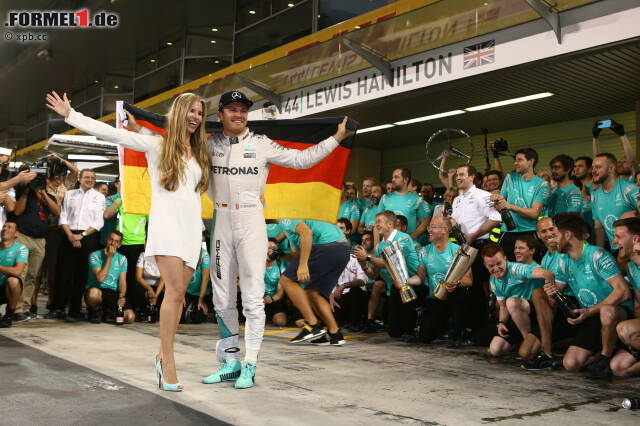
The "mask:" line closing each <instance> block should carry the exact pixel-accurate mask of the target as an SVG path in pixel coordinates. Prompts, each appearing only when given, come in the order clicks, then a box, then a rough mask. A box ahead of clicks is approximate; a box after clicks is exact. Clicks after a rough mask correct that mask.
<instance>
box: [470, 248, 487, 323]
mask: <svg viewBox="0 0 640 426" xmlns="http://www.w3.org/2000/svg"><path fill="white" fill-rule="evenodd" d="M488 242H489V240H488V239H487V240H477V241H474V244H473V247H475V248H476V249H478V255H477V256H476V259H475V260H474V261H473V265H471V275H472V277H473V285H472V286H471V287H470V288H467V289H465V291H466V294H465V302H464V303H465V305H466V312H465V326H466V327H468V328H471V329H473V330H474V331H475V330H476V329H479V328H481V327H483V326H484V324H485V322H486V321H487V318H488V317H489V306H488V299H487V296H488V293H485V283H487V284H486V289H487V291H489V278H490V275H489V271H488V270H487V268H486V267H485V266H484V261H483V260H482V255H481V252H482V248H483V247H484V246H485V245H486V244H487V243H488Z"/></svg>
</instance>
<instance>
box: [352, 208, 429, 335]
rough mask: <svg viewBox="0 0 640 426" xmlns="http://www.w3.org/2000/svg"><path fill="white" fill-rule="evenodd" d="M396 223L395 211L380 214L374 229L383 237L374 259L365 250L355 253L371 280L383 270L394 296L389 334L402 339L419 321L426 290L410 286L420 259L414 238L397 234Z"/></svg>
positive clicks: (417, 285) (388, 325) (384, 277)
mask: <svg viewBox="0 0 640 426" xmlns="http://www.w3.org/2000/svg"><path fill="white" fill-rule="evenodd" d="M395 223H396V215H395V213H393V212H392V211H390V210H384V211H381V212H380V213H378V214H377V215H376V221H375V224H374V228H375V230H376V232H378V233H379V234H380V235H381V240H380V242H379V243H378V245H377V246H376V249H375V253H374V257H371V256H369V255H368V254H367V251H366V250H365V249H364V248H363V247H362V246H358V247H356V248H355V249H354V251H353V253H354V254H355V255H356V257H357V258H358V261H359V262H360V266H361V267H362V269H363V270H364V271H365V274H367V276H368V277H369V278H372V279H373V278H375V277H376V276H377V275H378V270H380V275H382V279H383V280H384V282H385V283H386V284H387V295H388V296H390V297H389V319H388V321H387V331H388V332H389V336H391V337H401V336H402V335H403V334H404V333H405V332H407V331H411V330H413V328H414V327H415V324H416V321H417V318H418V314H417V311H416V308H418V307H420V306H421V305H422V303H423V300H424V296H425V294H426V287H425V286H424V285H422V281H420V282H417V283H416V284H414V285H416V286H415V287H409V286H408V281H409V277H411V276H413V275H415V274H416V273H417V271H418V265H419V261H418V255H417V253H416V250H415V248H414V245H413V240H412V239H411V237H410V236H409V235H408V234H405V233H404V232H400V231H397V230H396V229H395ZM367 262H369V263H371V265H372V266H370V265H368V264H367Z"/></svg>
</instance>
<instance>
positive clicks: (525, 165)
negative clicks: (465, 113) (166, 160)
mask: <svg viewBox="0 0 640 426" xmlns="http://www.w3.org/2000/svg"><path fill="white" fill-rule="evenodd" d="M611 129H612V130H613V131H614V132H615V133H617V134H618V135H619V136H620V138H621V141H622V144H623V147H624V150H625V156H624V157H622V158H621V159H620V160H616V158H615V157H614V156H613V155H611V154H608V153H600V152H599V147H598V136H599V133H600V129H599V128H597V126H596V125H594V129H593V136H594V139H593V148H594V158H593V159H591V158H589V157H578V158H576V159H575V160H574V159H572V158H570V157H569V156H567V155H564V154H561V155H558V156H556V157H554V158H553V159H552V160H551V161H550V162H549V166H550V172H549V171H548V170H545V169H543V170H540V171H539V172H538V174H536V173H535V172H534V168H535V166H536V165H537V162H538V155H537V153H536V151H535V150H533V149H530V148H524V149H520V150H518V151H517V152H516V153H515V155H514V171H513V172H511V173H507V174H506V175H504V176H503V173H502V164H501V162H500V156H499V153H498V152H497V151H493V154H494V166H495V167H494V170H489V169H490V165H489V164H487V165H486V170H485V173H484V175H483V174H481V173H479V172H477V171H476V169H475V168H474V167H473V166H461V167H458V168H455V169H451V170H450V171H449V173H448V174H442V175H441V181H442V183H443V184H444V186H445V192H444V195H443V197H442V199H437V198H436V197H435V194H434V187H433V186H432V185H431V184H421V183H420V182H418V181H417V180H415V179H412V176H411V172H410V171H409V170H408V169H406V168H405V169H396V170H394V171H393V174H392V178H391V181H390V182H388V183H387V184H386V185H385V187H384V188H383V187H382V185H381V184H380V183H378V182H377V180H376V179H374V178H367V179H365V180H364V181H363V183H362V191H361V197H357V189H356V187H355V185H354V184H353V183H350V182H346V183H345V185H344V188H343V194H342V200H341V206H340V211H339V220H338V223H337V224H336V225H333V224H328V223H323V222H317V221H311V220H304V221H301V220H281V221H276V220H267V222H268V225H267V230H268V236H269V242H268V244H269V250H268V255H267V259H265V261H266V274H265V279H264V281H265V294H264V305H265V310H266V313H267V321H268V322H271V323H273V324H274V325H276V326H285V325H287V324H289V323H295V324H296V325H298V326H300V327H301V332H300V334H299V335H298V336H296V337H295V338H294V339H292V340H291V342H292V343H299V342H304V341H311V343H315V344H327V345H341V344H343V343H344V338H343V336H342V333H341V331H340V330H341V328H345V329H347V330H349V331H354V332H364V333H373V332H376V331H377V330H380V329H382V328H384V329H386V331H387V332H388V334H389V335H390V336H392V337H396V338H404V339H405V340H406V341H408V342H415V341H419V342H422V343H430V342H432V341H434V340H436V339H439V338H444V337H445V336H446V338H448V346H449V347H452V348H457V347H460V346H462V345H469V344H476V345H486V346H488V347H489V353H490V354H491V355H492V356H500V355H503V354H507V353H509V352H511V351H515V350H517V353H518V356H519V357H520V358H521V359H522V361H523V364H522V367H523V368H525V369H533V370H537V369H548V368H557V367H561V366H563V367H564V368H565V369H567V370H569V371H580V370H584V371H585V374H587V375H588V376H590V377H607V376H609V375H611V374H612V373H613V374H615V375H620V376H630V375H634V374H637V373H639V372H640V303H639V299H640V271H639V270H638V267H639V266H640V214H639V213H638V191H639V188H638V186H637V185H636V178H637V177H638V173H637V172H636V169H637V167H636V162H635V159H634V158H633V153H632V150H631V146H630V144H629V141H628V140H627V138H626V136H625V133H624V128H623V127H622V126H621V125H619V124H618V123H615V122H613V125H612V128H611ZM446 159H447V156H446V155H445V156H444V158H443V163H442V166H443V168H444V166H445V164H446ZM68 166H69V168H70V170H71V173H70V175H69V176H68V177H67V182H71V183H72V182H73V181H74V180H75V178H76V176H78V175H77V169H75V168H74V167H73V165H72V164H70V163H68ZM32 178H33V176H30V177H27V176H26V174H22V175H21V176H18V177H17V178H15V179H13V180H12V181H10V182H7V183H6V185H5V186H7V187H10V186H11V185H18V186H17V191H16V192H14V193H11V192H10V191H11V190H8V191H7V192H5V187H4V186H2V184H0V190H1V191H0V198H1V200H0V201H1V204H2V209H3V210H2V218H3V220H5V222H4V225H3V227H2V233H1V237H2V241H1V242H0V304H7V308H6V313H5V315H4V316H3V317H2V319H1V320H0V327H9V326H11V325H12V322H13V321H26V320H29V319H34V318H38V315H37V295H38V288H39V283H40V281H43V279H42V276H43V274H42V272H43V270H44V271H46V273H45V274H44V275H46V277H47V278H46V282H47V290H48V293H49V301H48V308H49V313H48V314H47V316H46V317H47V318H51V319H67V320H70V321H76V320H79V319H82V318H85V315H84V314H83V313H82V298H83V297H84V301H85V304H86V307H87V316H86V317H87V319H88V320H89V321H90V322H94V323H96V322H101V321H114V317H115V316H116V315H118V312H119V311H120V312H122V314H121V315H122V316H123V322H125V323H131V322H134V321H136V320H150V321H154V316H155V313H156V312H157V308H156V307H157V306H160V304H161V302H162V293H163V287H164V286H163V282H162V277H161V276H160V273H159V271H158V268H157V265H155V262H154V260H153V258H152V257H149V258H147V257H145V256H144V243H145V239H146V234H145V228H146V224H147V217H146V216H138V215H131V214H125V213H124V211H123V209H122V200H121V197H120V195H119V182H117V181H116V182H115V183H114V184H113V185H112V187H111V188H110V189H109V187H108V186H107V185H106V184H100V183H98V184H96V183H95V173H94V172H93V171H91V170H83V171H82V172H80V174H79V178H78V183H77V184H76V186H77V189H73V190H68V191H67V190H66V188H65V185H64V184H63V180H64V179H63V177H58V178H51V179H47V186H46V188H44V189H39V190H31V191H30V190H29V189H25V188H29V185H28V180H29V179H32ZM109 194H111V195H109ZM505 212H508V213H510V215H511V217H512V218H513V222H514V223H515V227H514V228H513V229H507V226H506V224H505V223H501V222H502V220H503V218H504V216H503V215H504V214H505ZM7 214H8V220H7V216H6V215H7ZM454 227H458V228H459V229H460V230H461V231H462V233H463V234H464V237H465V240H466V244H469V245H471V246H472V247H475V248H476V249H478V250H479V254H478V256H477V257H476V260H475V262H474V264H473V266H472V267H471V268H470V269H469V270H468V271H467V273H466V274H465V275H464V277H462V279H461V280H460V281H459V282H444V278H445V276H446V273H447V270H448V269H449V266H450V265H451V263H452V261H453V259H454V257H455V256H456V252H457V251H458V249H459V248H460V246H459V245H458V244H457V243H456V242H455V239H454V238H451V235H452V232H451V231H452V229H453V228H454ZM203 234H206V231H205V226H204V225H203ZM203 238H204V240H205V241H206V237H204V235H203ZM345 241H348V244H349V245H350V246H351V255H350V256H349V258H348V261H347V260H345V259H346V256H347V252H346V251H345V250H346V249H345V247H347V248H348V247H349V245H345V244H344V242H345ZM393 242H397V243H398V244H399V247H400V248H401V251H402V253H403V256H404V259H405V261H406V266H407V271H408V274H409V275H410V278H409V280H408V283H401V282H399V281H397V280H394V279H393V278H392V276H391V274H390V273H389V271H387V269H386V264H385V262H384V261H383V259H382V252H383V250H384V249H385V247H387V246H389V245H390V244H391V243H393ZM257 243H259V242H257ZM45 247H46V248H45ZM343 251H345V252H344V253H343ZM345 262H346V266H345V265H344V264H345ZM43 264H44V265H46V268H43V267H42V265H43ZM133 265H135V266H133ZM209 270H210V257H209V252H208V250H207V247H206V244H205V243H203V248H202V251H201V257H200V261H199V263H198V268H197V271H196V273H195V274H194V275H193V278H192V280H191V282H190V284H189V286H188V288H187V291H186V295H185V301H184V306H185V309H184V311H183V321H187V322H194V323H198V322H202V321H205V320H207V318H211V319H212V320H213V321H215V318H214V317H213V316H212V315H210V316H208V313H209V312H211V311H212V308H213V307H212V304H211V285H210V283H209ZM621 271H623V272H621ZM338 276H339V278H337V279H336V277H338ZM403 284H409V285H411V286H412V287H413V288H414V290H415V293H416V295H417V298H416V299H415V300H413V301H410V302H408V303H403V302H402V300H401V297H400V289H401V287H402V285H403ZM438 286H443V287H444V288H445V289H446V294H447V296H446V297H442V296H440V297H436V295H435V293H434V292H435V291H436V289H437V288H438ZM557 293H561V294H562V295H564V296H565V297H561V296H558V294H557ZM238 300H239V301H240V300H241V298H240V297H238ZM634 317H635V318H636V319H634ZM325 333H326V335H325ZM554 345H558V346H556V348H558V347H563V348H566V352H565V354H564V356H563V358H562V359H559V358H557V357H556V356H555V355H554V352H553V349H554ZM556 353H557V350H556Z"/></svg>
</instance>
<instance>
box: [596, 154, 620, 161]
mask: <svg viewBox="0 0 640 426" xmlns="http://www.w3.org/2000/svg"><path fill="white" fill-rule="evenodd" d="M598 157H603V158H606V159H607V160H609V162H610V163H611V164H617V163H618V160H617V159H616V156H615V155H613V154H611V153H609V152H601V153H600V154H598V155H596V158H598Z"/></svg>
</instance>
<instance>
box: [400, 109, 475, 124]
mask: <svg viewBox="0 0 640 426" xmlns="http://www.w3.org/2000/svg"><path fill="white" fill-rule="evenodd" d="M458 114H464V111H462V110H461V109H455V110H453V111H448V112H441V113H439V114H431V115H425V116H424V117H418V118H412V119H410V120H403V121H397V122H395V123H393V124H395V125H397V126H402V125H404V124H413V123H419V122H421V121H428V120H435V119H436V118H443V117H449V116H451V115H458Z"/></svg>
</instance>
